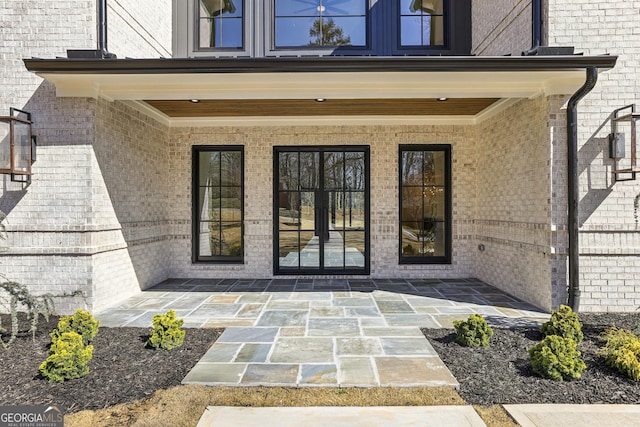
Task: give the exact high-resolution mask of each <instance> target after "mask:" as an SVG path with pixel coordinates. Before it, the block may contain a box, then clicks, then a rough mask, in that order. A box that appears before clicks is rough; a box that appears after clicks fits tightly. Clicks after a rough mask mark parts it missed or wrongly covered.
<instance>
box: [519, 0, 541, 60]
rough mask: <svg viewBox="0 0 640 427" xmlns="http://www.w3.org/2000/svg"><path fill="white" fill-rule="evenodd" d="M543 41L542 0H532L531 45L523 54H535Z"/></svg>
mask: <svg viewBox="0 0 640 427" xmlns="http://www.w3.org/2000/svg"><path fill="white" fill-rule="evenodd" d="M541 43H542V0H532V1H531V47H530V48H529V50H526V51H524V52H522V55H523V56H530V55H535V54H537V53H538V48H539V47H540V44H541Z"/></svg>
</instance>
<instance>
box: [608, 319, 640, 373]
mask: <svg viewBox="0 0 640 427" xmlns="http://www.w3.org/2000/svg"><path fill="white" fill-rule="evenodd" d="M602 336H603V338H604V339H606V340H607V343H606V344H605V346H604V347H602V348H601V349H600V354H601V355H602V356H603V357H604V360H605V363H606V364H607V365H608V366H610V367H612V368H614V369H617V370H618V371H619V372H621V373H623V374H624V375H626V376H628V377H629V378H632V379H633V380H634V381H640V360H639V359H640V337H638V336H637V335H635V334H634V333H633V332H631V331H628V330H626V329H618V328H611V329H609V330H607V331H605V332H604V333H603V334H602Z"/></svg>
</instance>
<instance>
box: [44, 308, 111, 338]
mask: <svg viewBox="0 0 640 427" xmlns="http://www.w3.org/2000/svg"><path fill="white" fill-rule="evenodd" d="M98 326H100V322H99V321H98V320H96V319H95V318H94V317H93V316H92V315H91V313H89V312H88V311H84V310H81V309H78V310H77V311H76V312H75V313H74V314H73V315H72V316H65V317H61V318H60V320H58V327H57V328H56V329H54V330H53V332H51V334H49V336H50V337H51V342H55V341H57V340H58V338H60V336H61V335H62V334H64V333H65V332H76V333H78V334H79V335H80V336H81V337H82V343H83V344H84V345H88V344H89V343H91V341H93V339H94V338H95V336H96V334H97V333H98Z"/></svg>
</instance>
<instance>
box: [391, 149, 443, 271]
mask: <svg viewBox="0 0 640 427" xmlns="http://www.w3.org/2000/svg"><path fill="white" fill-rule="evenodd" d="M399 153H400V155H399V171H400V179H399V181H400V203H399V206H400V262H401V263H403V264H449V263H451V146H450V145H440V144H438V145H401V146H400V150H399Z"/></svg>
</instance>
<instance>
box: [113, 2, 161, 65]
mask: <svg viewBox="0 0 640 427" xmlns="http://www.w3.org/2000/svg"><path fill="white" fill-rule="evenodd" d="M107 19H108V34H107V36H108V48H109V51H111V52H113V53H115V54H116V55H117V56H118V58H126V57H131V58H159V57H164V58H170V57H171V31H172V30H171V25H172V24H171V0H108V1H107Z"/></svg>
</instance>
